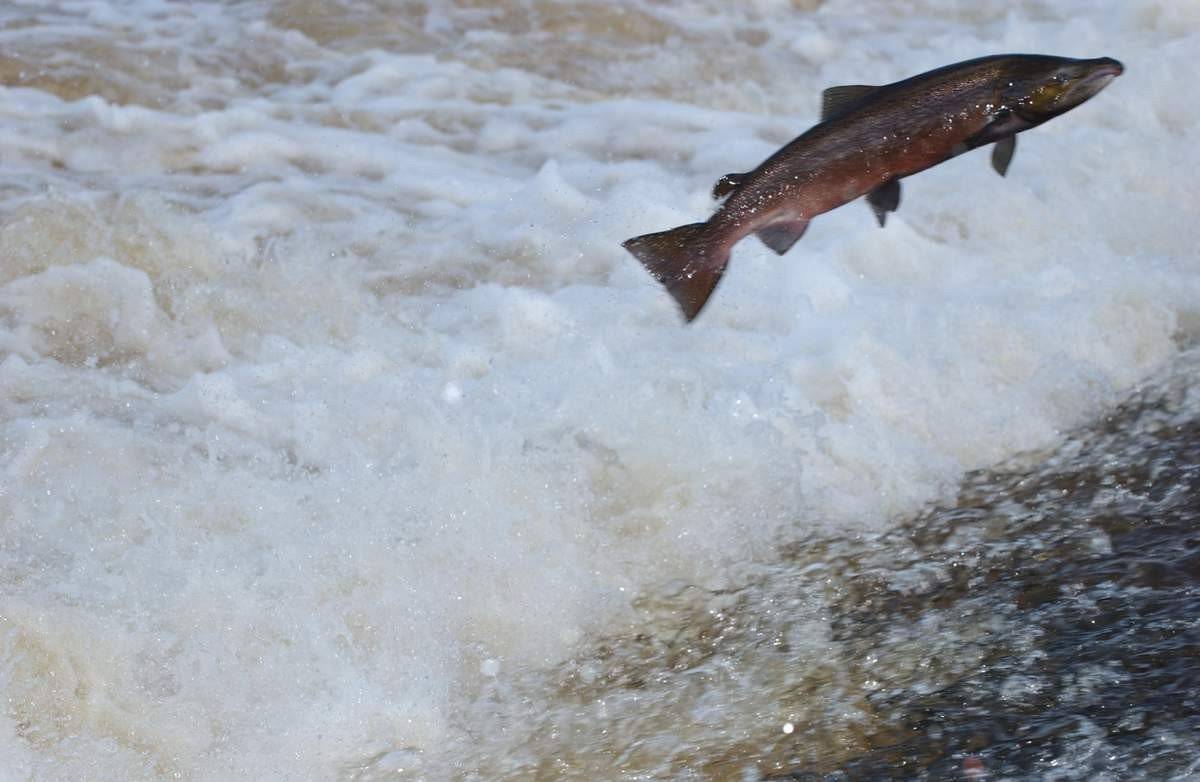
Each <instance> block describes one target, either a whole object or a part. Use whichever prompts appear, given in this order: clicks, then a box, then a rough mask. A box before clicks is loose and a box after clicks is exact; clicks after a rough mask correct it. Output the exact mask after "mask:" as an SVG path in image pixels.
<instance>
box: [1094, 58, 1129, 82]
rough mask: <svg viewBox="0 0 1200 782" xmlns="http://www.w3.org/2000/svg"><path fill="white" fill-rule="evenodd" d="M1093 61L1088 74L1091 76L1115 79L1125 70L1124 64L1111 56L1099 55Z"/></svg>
mask: <svg viewBox="0 0 1200 782" xmlns="http://www.w3.org/2000/svg"><path fill="white" fill-rule="evenodd" d="M1095 63H1096V64H1095V66H1094V67H1093V68H1092V72H1091V74H1090V75H1091V77H1092V78H1097V77H1099V78H1107V79H1115V78H1116V77H1118V76H1120V75H1121V74H1122V73H1124V72H1125V66H1124V65H1122V64H1121V62H1120V60H1114V59H1113V58H1112V57H1100V58H1099V59H1097V60H1095Z"/></svg>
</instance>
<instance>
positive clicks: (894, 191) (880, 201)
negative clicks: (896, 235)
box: [867, 179, 900, 228]
mask: <svg viewBox="0 0 1200 782" xmlns="http://www.w3.org/2000/svg"><path fill="white" fill-rule="evenodd" d="M867 203H868V204H870V205H871V211H873V212H874V213H875V219H876V220H878V221H879V227H880V228H882V227H883V226H884V225H885V224H886V223H887V215H888V212H894V211H896V210H897V209H899V208H900V180H899V179H889V180H888V181H886V182H884V183H883V184H882V185H880V186H879V187H877V188H875V189H874V190H872V191H871V192H870V193H867Z"/></svg>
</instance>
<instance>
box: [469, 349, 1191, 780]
mask: <svg viewBox="0 0 1200 782" xmlns="http://www.w3.org/2000/svg"><path fill="white" fill-rule="evenodd" d="M1198 367H1200V362H1198V361H1197V356H1195V355H1190V356H1185V357H1184V358H1183V359H1182V360H1180V361H1179V362H1178V363H1177V365H1176V366H1175V367H1174V368H1172V370H1171V371H1170V372H1168V373H1166V374H1164V375H1163V376H1161V377H1159V378H1158V379H1156V380H1155V381H1153V382H1152V383H1148V384H1147V385H1146V386H1144V387H1143V388H1142V389H1141V390H1140V391H1138V392H1137V393H1135V394H1134V395H1133V396H1132V397H1131V398H1130V399H1128V400H1127V401H1126V402H1125V403H1124V404H1122V405H1120V406H1119V407H1117V408H1115V409H1113V410H1111V411H1109V412H1108V413H1107V414H1106V415H1104V416H1103V417H1102V418H1101V420H1099V421H1097V422H1096V423H1094V424H1093V425H1091V426H1088V427H1085V428H1083V429H1081V430H1079V431H1077V432H1075V433H1074V434H1072V435H1071V436H1069V437H1068V438H1067V440H1066V442H1065V444H1064V445H1063V446H1062V447H1061V448H1059V449H1058V450H1057V451H1055V452H1053V453H1048V454H1040V455H1030V456H1027V457H1025V458H1024V459H1022V460H1019V461H1014V462H1013V463H1011V464H1009V465H1006V466H1002V467H1001V468H998V469H993V470H989V471H985V472H980V473H978V474H974V475H971V476H969V477H968V478H967V479H966V480H965V481H964V483H963V485H962V487H961V490H960V492H959V495H958V498H957V501H956V502H955V503H954V504H953V505H952V506H951V507H944V508H935V509H931V510H929V511H928V512H926V513H924V514H922V515H921V516H919V517H917V518H915V519H913V520H911V521H910V522H908V523H906V524H904V525H902V526H900V527H897V528H895V529H894V530H893V531H892V532H889V533H888V534H886V535H882V536H877V537H871V538H869V539H857V540H845V539H836V538H816V537H814V538H812V539H808V540H803V541H798V542H796V543H794V544H792V545H789V546H787V547H785V549H784V551H783V555H782V557H781V560H780V561H779V562H777V563H775V564H774V565H772V566H770V567H764V568H759V569H756V570H753V571H748V572H747V574H746V575H745V577H744V579H743V581H742V583H741V584H740V585H739V586H738V587H736V588H731V589H728V590H717V591H714V590H703V589H700V588H697V587H694V586H690V585H679V587H678V589H677V590H675V591H674V592H672V593H671V594H670V595H669V596H667V597H662V596H659V597H655V598H646V599H645V600H643V602H642V604H641V605H640V610H641V615H642V618H643V620H644V621H643V622H641V623H640V624H637V625H635V626H633V627H631V628H629V630H628V632H627V633H624V634H622V635H620V636H619V637H613V638H610V639H607V640H606V641H605V642H603V643H601V644H599V646H598V647H595V648H593V649H591V650H589V652H588V653H586V654H582V655H581V656H580V659H578V660H576V661H574V662H572V663H571V664H570V665H568V666H566V667H565V668H564V669H562V670H561V671H560V677H559V681H558V684H557V687H558V689H557V692H556V694H555V695H554V696H553V697H552V699H551V701H550V702H549V703H547V702H546V701H545V700H543V699H541V698H540V697H538V696H537V695H535V694H534V692H533V691H534V687H533V686H530V688H529V689H526V690H524V691H522V689H521V688H520V687H519V686H518V687H517V688H516V689H515V690H513V691H508V692H499V691H497V692H493V693H491V694H490V696H489V697H487V698H484V699H483V700H482V701H481V702H480V704H479V714H478V715H476V716H477V719H475V720H473V723H474V724H476V725H485V724H486V725H487V726H488V728H487V731H489V732H493V733H495V732H500V733H503V734H505V736H506V737H507V738H508V739H510V740H511V739H512V738H513V736H514V735H522V736H523V738H522V740H521V741H519V742H516V743H518V744H519V745H521V746H523V747H525V752H526V754H525V755H524V756H523V757H512V756H509V757H507V758H505V759H504V762H503V764H501V765H503V767H504V771H503V772H502V773H497V770H496V768H495V767H494V766H493V767H491V768H490V770H489V760H488V758H487V757H486V756H487V754H488V752H487V750H486V749H483V750H482V751H481V755H482V758H476V759H475V760H474V761H468V760H466V759H463V761H462V762H461V764H460V765H459V768H460V770H461V771H462V772H464V773H463V777H464V778H470V779H480V778H501V777H502V778H505V779H600V778H603V779H645V780H651V779H680V780H709V779H711V780H725V779H728V780H766V779H770V780H875V779H928V780H956V779H963V780H981V779H989V780H999V779H1052V780H1124V779H1153V780H1165V779H1192V778H1200V751H1198V749H1197V745H1198V742H1197V737H1200V371H1198ZM513 704H520V705H519V706H515V707H514V705H513ZM500 714H506V715H507V716H506V717H504V716H501V717H497V715H500ZM479 738H480V740H481V742H482V744H481V746H482V747H486V745H487V743H488V742H487V740H486V737H485V735H484V734H483V733H482V732H481V733H480V736H479Z"/></svg>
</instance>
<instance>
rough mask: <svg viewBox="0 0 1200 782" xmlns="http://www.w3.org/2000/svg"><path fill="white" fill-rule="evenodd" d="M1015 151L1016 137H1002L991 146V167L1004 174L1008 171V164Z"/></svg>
mask: <svg viewBox="0 0 1200 782" xmlns="http://www.w3.org/2000/svg"><path fill="white" fill-rule="evenodd" d="M1016 151H1017V137H1016V136H1009V137H1008V138H1002V139H1000V140H999V141H997V142H996V144H995V146H993V147H992V168H994V169H996V173H997V174H999V175H1000V176H1004V175H1005V174H1006V173H1008V164H1009V163H1011V162H1012V159H1013V153H1014V152H1016Z"/></svg>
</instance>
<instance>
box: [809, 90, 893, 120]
mask: <svg viewBox="0 0 1200 782" xmlns="http://www.w3.org/2000/svg"><path fill="white" fill-rule="evenodd" d="M877 89H879V88H878V87H873V86H871V85H869V84H846V85H843V86H841V87H830V88H829V89H827V90H825V91H824V92H822V93H821V121H822V122H824V121H825V120H827V119H831V118H833V117H836V116H837V115H838V114H841V113H842V112H843V111H844V110H845V109H846V108H847V107H848V106H850V104H852V103H854V102H855V101H857V100H860V99H862V98H865V97H866V96H868V95H870V94H871V93H872V92H874V91H875V90H877Z"/></svg>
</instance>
